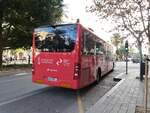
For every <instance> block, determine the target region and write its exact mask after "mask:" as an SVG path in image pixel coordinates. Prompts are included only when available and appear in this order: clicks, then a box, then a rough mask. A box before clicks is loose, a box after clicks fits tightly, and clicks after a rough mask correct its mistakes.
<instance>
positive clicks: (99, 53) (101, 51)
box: [96, 42, 105, 55]
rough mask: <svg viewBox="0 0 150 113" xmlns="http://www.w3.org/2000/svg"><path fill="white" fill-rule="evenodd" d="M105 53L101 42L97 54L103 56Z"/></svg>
mask: <svg viewBox="0 0 150 113" xmlns="http://www.w3.org/2000/svg"><path fill="white" fill-rule="evenodd" d="M104 53H105V50H104V46H103V45H102V44H101V43H100V42H97V43H96V54H97V55H102V54H104Z"/></svg>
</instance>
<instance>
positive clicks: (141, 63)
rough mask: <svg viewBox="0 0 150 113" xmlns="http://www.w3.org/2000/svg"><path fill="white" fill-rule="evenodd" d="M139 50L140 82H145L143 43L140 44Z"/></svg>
mask: <svg viewBox="0 0 150 113" xmlns="http://www.w3.org/2000/svg"><path fill="white" fill-rule="evenodd" d="M138 50H139V54H140V80H141V81H142V80H143V71H144V70H143V67H142V66H143V54H142V43H141V42H138Z"/></svg>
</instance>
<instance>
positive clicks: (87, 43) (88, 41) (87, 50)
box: [83, 32, 95, 55]
mask: <svg viewBox="0 0 150 113" xmlns="http://www.w3.org/2000/svg"><path fill="white" fill-rule="evenodd" d="M83 45H84V46H83V55H94V52H95V44H94V40H93V39H92V35H91V34H90V33H89V32H84V44H83Z"/></svg>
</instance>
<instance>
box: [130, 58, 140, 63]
mask: <svg viewBox="0 0 150 113" xmlns="http://www.w3.org/2000/svg"><path fill="white" fill-rule="evenodd" d="M132 62H133V63H140V59H139V58H132Z"/></svg>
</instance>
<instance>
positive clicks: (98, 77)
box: [96, 69, 101, 84]
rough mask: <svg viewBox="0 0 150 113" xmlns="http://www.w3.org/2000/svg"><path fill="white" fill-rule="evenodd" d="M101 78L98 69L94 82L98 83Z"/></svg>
mask: <svg viewBox="0 0 150 113" xmlns="http://www.w3.org/2000/svg"><path fill="white" fill-rule="evenodd" d="M100 80H101V70H100V69H98V71H97V75H96V83H97V84H98V83H99V82H100Z"/></svg>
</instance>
